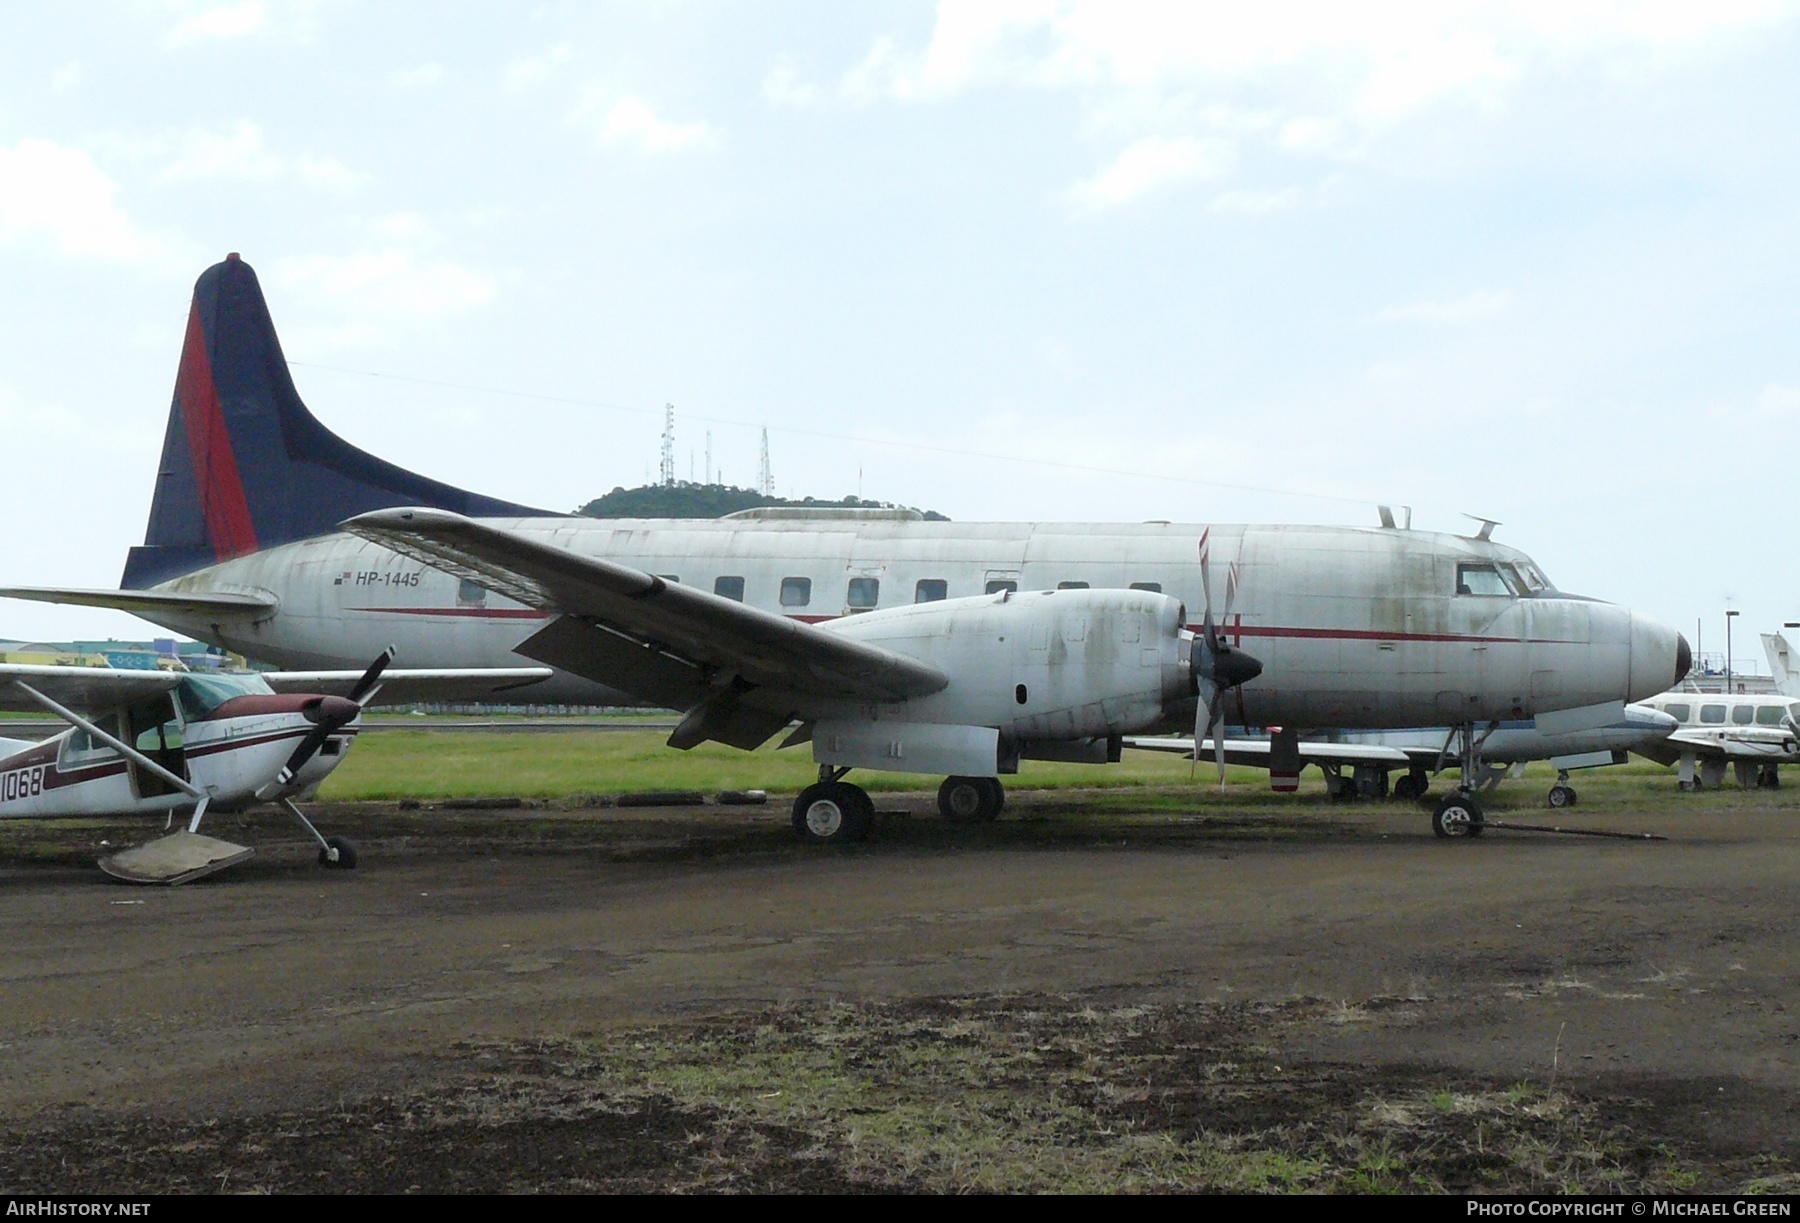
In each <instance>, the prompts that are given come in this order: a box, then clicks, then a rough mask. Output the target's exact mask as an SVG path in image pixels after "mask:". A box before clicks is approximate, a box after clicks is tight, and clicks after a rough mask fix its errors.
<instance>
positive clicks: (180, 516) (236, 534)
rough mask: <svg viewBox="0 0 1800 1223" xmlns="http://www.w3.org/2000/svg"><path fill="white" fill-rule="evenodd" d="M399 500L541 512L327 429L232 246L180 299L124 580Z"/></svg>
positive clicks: (306, 534)
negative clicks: (163, 410)
mask: <svg viewBox="0 0 1800 1223" xmlns="http://www.w3.org/2000/svg"><path fill="white" fill-rule="evenodd" d="M402 505H419V506H431V507H433V508H436V509H445V510H451V511H453V512H455V513H458V514H464V515H467V516H469V517H475V518H491V517H510V516H527V515H528V516H539V517H543V516H549V515H548V514H547V513H546V511H544V510H537V509H532V508H530V507H527V506H522V505H514V504H513V503H511V502H507V501H499V500H496V499H495V498H493V497H484V496H482V495H480V494H479V493H471V492H467V491H465V490H463V489H460V488H455V487H452V486H451V485H448V484H443V483H440V482H438V481H436V480H432V479H428V478H427V477H425V476H421V475H417V474H415V473H413V472H410V471H407V470H405V469H404V468H401V467H396V466H394V464H392V463H389V462H387V461H385V460H383V459H378V458H376V457H375V456H374V455H372V454H369V453H368V452H366V451H363V450H359V449H357V448H356V447H355V446H352V445H351V444H350V443H348V442H346V441H344V440H343V439H342V438H340V437H338V436H337V435H336V434H335V433H333V432H331V430H329V429H327V428H326V427H325V426H324V425H322V424H320V423H319V421H318V419H317V418H316V417H314V416H313V414H312V413H311V412H309V411H308V410H307V407H306V405H305V404H304V403H303V402H301V400H300V393H299V391H297V390H296V389H295V387H294V380H293V378H292V377H291V376H290V375H289V373H288V366H287V359H286V358H285V357H284V356H283V355H282V352H281V341H280V340H279V339H277V338H276V336H275V324H274V321H273V320H272V319H271V318H270V317H269V307H268V304H267V303H266V302H265V301H264V300H263V294H262V286H261V285H260V284H258V282H257V279H256V273H255V272H254V271H253V270H252V269H251V267H250V265H249V264H247V263H245V262H244V261H243V260H242V259H240V258H239V257H238V256H237V255H236V254H231V255H227V256H226V257H225V261H224V262H223V263H216V264H214V265H213V266H212V267H210V268H208V269H206V271H205V272H204V273H202V274H201V276H200V279H199V280H198V281H197V282H196V283H195V285H194V301H193V305H192V307H191V308H190V309H189V311H188V323H187V335H186V339H185V340H184V342H183V344H182V349H181V365H180V370H179V372H178V374H177V375H176V379H175V396H174V402H173V403H172V404H171V405H170V408H169V425H168V429H167V431H166V432H165V433H164V435H163V449H162V460H161V463H160V464H159V466H158V467H157V473H156V492H155V495H154V497H153V499H152V500H151V503H150V523H149V525H148V527H147V528H146V529H145V531H144V544H143V546H142V547H139V548H133V549H132V550H131V553H130V555H129V556H128V557H127V558H126V561H125V574H124V576H123V577H122V578H121V579H120V585H121V586H123V587H125V588H126V589H136V590H141V589H144V588H146V587H149V586H153V585H155V584H156V583H158V582H164V581H167V580H169V579H170V578H173V577H178V576H180V575H181V574H183V573H190V572H192V571H193V570H196V569H200V568H203V567H205V566H207V565H211V564H214V563H216V562H218V561H222V560H228V559H230V558H231V557H234V556H242V555H244V554H245V553H248V552H255V551H257V550H258V549H261V548H270V547H274V546H275V545H277V544H284V543H289V542H292V541H294V540H299V539H308V538H311V537H313V536H315V535H324V534H327V533H329V532H331V531H335V530H336V529H337V524H338V523H339V522H342V521H343V520H344V519H346V518H351V517H354V516H355V515H357V514H363V513H367V512H368V511H370V510H377V509H386V508H389V507H391V506H402Z"/></svg>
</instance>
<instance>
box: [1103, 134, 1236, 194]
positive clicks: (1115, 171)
mask: <svg viewBox="0 0 1800 1223" xmlns="http://www.w3.org/2000/svg"><path fill="white" fill-rule="evenodd" d="M1233 161H1234V155H1233V152H1232V148H1231V146H1230V145H1229V144H1227V143H1226V142H1224V141H1222V140H1215V139H1199V138H1194V137H1181V138H1178V139H1168V138H1166V137H1162V136H1148V137H1145V138H1144V139H1142V140H1136V141H1133V142H1132V143H1131V144H1129V145H1127V146H1126V147H1125V149H1124V150H1123V151H1122V152H1121V153H1120V154H1119V155H1118V157H1116V158H1115V159H1114V160H1113V162H1112V164H1111V165H1109V166H1107V167H1105V168H1104V169H1102V170H1100V171H1099V172H1098V173H1097V174H1095V175H1094V177H1092V178H1089V179H1085V180H1083V181H1082V182H1079V183H1076V184H1075V185H1074V186H1073V187H1071V188H1069V202H1070V203H1072V204H1073V205H1074V206H1075V208H1076V209H1077V210H1078V211H1080V212H1099V211H1102V210H1103V209H1107V208H1115V207H1117V206H1119V205H1121V204H1128V203H1130V202H1132V201H1133V200H1136V199H1139V198H1140V197H1142V196H1145V195H1148V194H1149V193H1150V192H1152V191H1155V190H1157V189H1158V188H1160V187H1167V186H1170V185H1173V184H1175V183H1181V182H1188V181H1191V180H1194V179H1204V178H1218V177H1220V176H1222V175H1225V174H1228V173H1230V171H1231V167H1232V163H1233Z"/></svg>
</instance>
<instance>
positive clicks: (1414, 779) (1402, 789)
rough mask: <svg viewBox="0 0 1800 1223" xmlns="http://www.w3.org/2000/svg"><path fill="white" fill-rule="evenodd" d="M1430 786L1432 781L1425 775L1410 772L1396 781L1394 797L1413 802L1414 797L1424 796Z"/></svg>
mask: <svg viewBox="0 0 1800 1223" xmlns="http://www.w3.org/2000/svg"><path fill="white" fill-rule="evenodd" d="M1430 788H1431V783H1430V782H1429V781H1427V780H1426V779H1425V778H1424V777H1421V776H1420V775H1419V774H1417V773H1408V774H1407V775H1406V776H1405V777H1402V778H1401V779H1400V780H1399V781H1396V782H1395V783H1394V797H1395V798H1398V799H1403V800H1405V801H1407V802H1411V801H1412V800H1414V799H1418V798H1424V797H1425V791H1426V790H1428V789H1430Z"/></svg>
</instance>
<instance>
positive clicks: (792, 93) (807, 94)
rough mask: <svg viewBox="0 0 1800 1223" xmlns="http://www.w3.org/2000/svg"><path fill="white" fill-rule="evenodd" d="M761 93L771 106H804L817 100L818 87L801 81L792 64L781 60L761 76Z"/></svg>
mask: <svg viewBox="0 0 1800 1223" xmlns="http://www.w3.org/2000/svg"><path fill="white" fill-rule="evenodd" d="M762 95H763V101H765V102H767V103H768V104H769V105H771V106H793V107H805V106H811V105H812V104H813V103H814V102H817V101H818V100H819V87H818V86H817V85H809V84H807V83H806V82H805V81H802V80H801V79H800V75H799V73H797V72H796V71H795V70H794V66H793V65H792V64H790V63H787V62H785V61H783V62H781V63H777V64H776V65H775V66H774V67H773V68H770V69H769V72H768V75H767V76H765V77H763V83H762Z"/></svg>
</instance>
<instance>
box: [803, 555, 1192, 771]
mask: <svg viewBox="0 0 1800 1223" xmlns="http://www.w3.org/2000/svg"><path fill="white" fill-rule="evenodd" d="M1185 619H1186V612H1185V609H1184V608H1183V607H1182V605H1181V603H1180V602H1179V601H1178V600H1176V599H1172V598H1170V597H1169V596H1167V595H1162V594H1156V593H1153V592H1151V591H1145V590H1053V591H1030V592H1027V593H1024V594H1017V593H1007V594H1002V595H982V596H977V597H975V598H970V599H951V600H944V601H941V602H936V603H921V604H915V605H913V606H911V607H902V608H895V609H893V610H891V611H883V612H871V613H869V614H867V615H862V616H855V617H850V618H847V619H844V620H839V621H836V622H834V623H832V624H831V625H830V626H829V628H830V630H831V631H833V632H841V633H845V634H848V635H851V636H854V637H856V638H857V639H858V640H860V641H867V642H870V643H872V644H877V645H881V646H883V647H885V648H887V649H890V650H893V651H894V652H896V653H900V654H907V655H910V656H912V657H914V658H917V659H919V660H920V661H922V662H927V663H930V664H931V665H932V666H934V667H936V668H938V669H939V670H940V671H942V672H943V673H944V674H945V675H947V676H949V677H950V683H949V686H948V687H946V688H945V689H944V690H943V691H941V692H937V693H933V694H932V695H931V696H928V697H921V698H918V699H916V700H910V701H903V702H897V703H894V704H882V705H875V706H869V705H858V706H854V707H848V706H847V707H846V708H845V709H844V710H843V711H842V712H841V713H835V712H834V713H833V714H832V715H831V716H827V717H822V718H820V719H819V720H818V722H817V723H816V725H815V727H814V730H813V754H814V756H815V758H817V759H818V760H819V761H820V763H822V764H833V765H843V766H848V767H854V768H869V769H885V770H890V771H896V772H909V773H949V774H962V775H966V776H985V777H991V776H994V775H995V774H996V773H998V772H1002V771H1005V772H1012V771H1014V769H1015V768H1016V761H1017V759H1018V757H1019V755H1020V754H1021V752H1023V754H1026V755H1037V754H1039V752H1037V751H1034V750H1032V745H1034V744H1053V743H1060V744H1068V743H1076V742H1103V741H1105V740H1108V739H1113V738H1116V737H1118V736H1120V735H1129V734H1137V733H1140V732H1142V731H1145V730H1150V729H1153V728H1156V727H1158V726H1161V725H1164V724H1166V723H1167V722H1168V721H1169V720H1170V717H1171V711H1172V710H1174V709H1176V708H1178V707H1180V706H1182V705H1183V704H1184V703H1186V702H1190V701H1192V700H1193V694H1194V685H1193V677H1192V673H1191V652H1192V651H1191V641H1192V637H1193V634H1191V633H1189V632H1187V630H1186V629H1184V628H1183V627H1182V625H1183V622H1184V621H1185Z"/></svg>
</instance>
